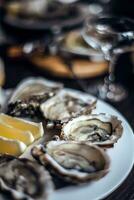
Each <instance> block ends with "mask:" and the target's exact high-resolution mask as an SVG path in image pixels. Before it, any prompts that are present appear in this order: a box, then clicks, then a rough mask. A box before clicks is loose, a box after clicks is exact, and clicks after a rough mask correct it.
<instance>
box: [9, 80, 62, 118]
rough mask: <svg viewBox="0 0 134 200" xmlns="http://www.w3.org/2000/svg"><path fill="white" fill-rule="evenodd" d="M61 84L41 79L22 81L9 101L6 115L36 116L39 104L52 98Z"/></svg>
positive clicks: (38, 112)
mask: <svg viewBox="0 0 134 200" xmlns="http://www.w3.org/2000/svg"><path fill="white" fill-rule="evenodd" d="M61 88H62V84H58V83H54V82H50V81H48V80H45V79H41V78H28V79H25V80H23V81H22V82H21V83H20V84H19V86H18V87H17V89H16V90H15V91H14V92H13V95H12V96H11V98H10V100H9V105H8V111H7V113H8V114H9V115H12V116H36V115H39V114H40V111H39V107H40V103H41V102H44V101H46V100H47V99H49V98H51V97H52V96H54V95H55V94H56V93H57V92H58V91H59V90H60V89H61Z"/></svg>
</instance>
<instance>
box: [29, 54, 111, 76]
mask: <svg viewBox="0 0 134 200" xmlns="http://www.w3.org/2000/svg"><path fill="white" fill-rule="evenodd" d="M30 61H31V62H32V63H33V64H34V65H35V66H37V67H39V68H41V69H43V70H46V71H49V72H50V73H52V74H54V75H56V76H60V77H68V78H71V77H72V75H71V72H70V71H69V70H68V68H67V66H66V65H65V63H63V61H62V59H61V58H60V57H59V56H33V57H32V58H31V59H30ZM72 64H73V70H74V72H75V73H76V75H77V76H78V77H80V78H90V77H96V76H99V75H102V74H104V73H106V72H107V70H108V63H107V62H105V61H96V62H95V61H90V60H88V59H80V58H77V59H73V60H72Z"/></svg>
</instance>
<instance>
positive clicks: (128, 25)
mask: <svg viewBox="0 0 134 200" xmlns="http://www.w3.org/2000/svg"><path fill="white" fill-rule="evenodd" d="M82 34H83V38H84V39H85V41H86V42H87V43H88V44H89V45H90V46H92V47H93V48H95V49H99V50H101V51H102V52H103V54H104V56H105V59H106V60H108V61H109V62H110V64H109V76H108V77H106V78H105V81H104V84H103V85H101V86H99V88H98V89H99V97H101V98H103V99H107V100H110V101H112V102H118V101H121V100H123V99H124V98H126V97H127V91H126V90H125V89H124V87H123V86H122V85H119V84H117V83H115V74H114V71H115V69H114V67H115V63H116V61H117V59H118V56H119V55H120V54H122V53H125V52H130V51H133V50H134V48H133V40H134V22H133V21H132V20H130V19H128V18H120V17H115V16H101V17H94V18H93V17H88V18H87V20H86V22H85V27H84V30H83V33H82Z"/></svg>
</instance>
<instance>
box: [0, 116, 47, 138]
mask: <svg viewBox="0 0 134 200" xmlns="http://www.w3.org/2000/svg"><path fill="white" fill-rule="evenodd" d="M0 120H3V121H4V123H5V124H8V125H10V126H12V127H13V128H16V129H19V130H21V131H24V132H27V131H30V132H31V133H32V135H33V137H34V139H35V140H36V139H38V138H40V137H42V136H43V134H44V131H43V126H42V123H35V122H29V121H27V120H23V119H20V118H16V117H11V116H9V115H6V114H3V113H2V114H0Z"/></svg>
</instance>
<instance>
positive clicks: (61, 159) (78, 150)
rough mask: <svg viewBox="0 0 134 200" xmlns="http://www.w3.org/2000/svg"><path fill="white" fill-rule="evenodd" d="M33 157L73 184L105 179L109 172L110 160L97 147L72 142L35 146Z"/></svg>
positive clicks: (52, 142)
mask: <svg viewBox="0 0 134 200" xmlns="http://www.w3.org/2000/svg"><path fill="white" fill-rule="evenodd" d="M32 155H33V156H34V158H36V159H37V160H38V161H39V162H40V163H41V164H43V165H44V166H46V167H49V169H51V172H52V173H54V174H56V175H58V176H60V177H61V178H63V179H64V180H67V181H71V182H73V183H82V182H87V181H88V180H91V179H98V178H101V177H103V176H104V175H105V174H106V173H107V172H108V166H109V159H108V157H107V155H106V153H105V152H104V151H102V150H101V149H100V148H98V147H97V146H95V145H91V144H90V145H89V144H86V143H82V142H72V141H51V142H49V143H48V144H47V146H46V148H45V147H44V146H41V145H39V146H35V147H34V148H33V149H32Z"/></svg>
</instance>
